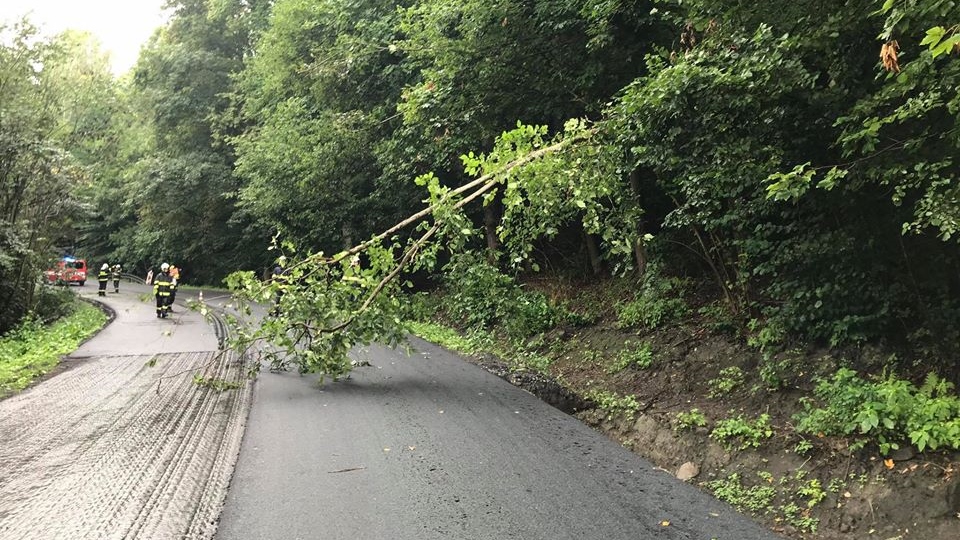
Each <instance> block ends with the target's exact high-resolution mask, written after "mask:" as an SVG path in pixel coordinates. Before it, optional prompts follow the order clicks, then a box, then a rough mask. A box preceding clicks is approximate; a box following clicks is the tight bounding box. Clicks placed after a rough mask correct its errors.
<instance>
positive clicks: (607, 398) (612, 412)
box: [584, 390, 640, 420]
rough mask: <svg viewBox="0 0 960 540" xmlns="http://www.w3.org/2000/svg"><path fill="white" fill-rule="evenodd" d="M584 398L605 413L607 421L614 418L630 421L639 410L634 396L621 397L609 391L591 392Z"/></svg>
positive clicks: (638, 404)
mask: <svg viewBox="0 0 960 540" xmlns="http://www.w3.org/2000/svg"><path fill="white" fill-rule="evenodd" d="M584 397H586V398H587V399H588V400H590V401H592V402H593V403H595V404H596V406H597V407H598V408H599V409H600V410H601V411H603V412H604V413H606V415H607V420H611V419H613V418H614V417H616V416H626V417H627V418H629V419H631V420H632V419H633V417H634V415H636V414H637V411H639V410H640V403H639V402H638V401H637V397H636V396H634V395H625V396H621V395H618V394H617V393H615V392H611V391H609V390H591V391H589V392H587V393H586V395H585V396H584Z"/></svg>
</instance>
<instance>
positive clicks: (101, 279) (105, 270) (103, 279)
mask: <svg viewBox="0 0 960 540" xmlns="http://www.w3.org/2000/svg"><path fill="white" fill-rule="evenodd" d="M108 281H110V265H109V264H107V263H103V266H101V267H100V272H98V273H97V283H98V284H99V285H100V288H99V289H97V296H106V295H107V282H108Z"/></svg>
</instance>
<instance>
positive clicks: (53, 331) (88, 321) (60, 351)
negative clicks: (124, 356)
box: [0, 300, 107, 398]
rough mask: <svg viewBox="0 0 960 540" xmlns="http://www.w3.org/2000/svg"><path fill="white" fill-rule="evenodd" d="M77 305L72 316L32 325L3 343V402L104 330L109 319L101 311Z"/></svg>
mask: <svg viewBox="0 0 960 540" xmlns="http://www.w3.org/2000/svg"><path fill="white" fill-rule="evenodd" d="M76 302H77V305H76V307H75V309H74V310H73V313H71V314H70V315H69V316H67V317H65V318H63V319H60V320H58V321H56V322H55V323H53V324H51V325H49V326H42V325H40V324H39V323H36V322H33V321H30V322H27V323H24V324H23V325H22V326H20V327H19V328H18V329H17V330H15V331H13V332H11V333H10V334H9V335H7V336H4V337H3V338H2V339H0V398H3V397H7V396H9V395H11V394H14V393H16V392H19V391H20V390H23V389H24V388H26V387H27V386H29V385H30V384H31V383H32V382H33V381H35V380H36V379H38V378H39V377H42V376H43V375H45V374H47V373H49V372H50V371H51V370H53V369H54V368H56V366H57V364H59V362H60V358H61V357H62V356H63V355H65V354H68V353H70V352H73V351H74V350H76V348H77V347H78V346H79V345H80V344H81V343H83V341H84V340H86V339H87V338H89V337H90V336H91V335H93V334H94V333H96V332H97V330H99V329H100V328H102V327H103V325H104V324H105V323H106V321H107V316H106V315H105V314H104V313H103V312H102V311H100V310H99V309H97V308H96V307H94V306H92V305H90V304H88V303H86V302H81V301H79V300H77V301H76Z"/></svg>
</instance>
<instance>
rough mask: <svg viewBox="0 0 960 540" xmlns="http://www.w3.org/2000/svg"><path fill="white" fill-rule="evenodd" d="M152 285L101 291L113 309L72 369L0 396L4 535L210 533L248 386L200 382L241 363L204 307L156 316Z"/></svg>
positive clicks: (234, 374)
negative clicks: (201, 311) (223, 347)
mask: <svg viewBox="0 0 960 540" xmlns="http://www.w3.org/2000/svg"><path fill="white" fill-rule="evenodd" d="M95 289H96V284H93V287H91V286H90V284H89V283H88V284H87V286H86V287H84V288H82V289H81V294H82V295H83V296H87V297H93V298H96V290H95ZM147 292H148V289H147V288H146V287H144V286H142V285H141V286H134V285H130V284H128V283H124V284H122V285H121V292H120V293H119V294H116V293H112V292H111V293H110V294H109V295H108V296H107V298H103V299H101V300H103V302H104V303H105V304H107V305H109V306H110V307H111V308H113V310H114V311H115V312H116V320H115V321H113V323H112V324H110V325H109V326H108V327H107V328H106V329H105V330H104V331H102V332H101V333H100V334H99V335H98V336H96V337H95V338H94V339H92V340H91V341H89V342H87V343H86V344H85V345H83V346H82V347H81V348H80V349H79V350H78V351H77V352H75V353H74V354H73V355H71V356H70V358H69V359H67V361H66V363H67V364H68V365H69V366H70V368H69V369H68V370H66V371H65V372H63V373H61V374H59V375H57V376H55V377H52V378H50V379H49V380H47V381H44V382H43V383H41V384H39V385H37V386H35V387H34V388H32V389H30V390H27V391H26V392H23V393H22V394H20V395H17V396H15V397H12V398H10V399H7V400H5V401H2V402H0V538H2V539H42V540H51V539H69V540H77V539H114V538H116V539H134V538H137V539H181V538H210V537H212V535H213V533H214V530H215V528H216V524H217V517H218V515H219V513H220V510H221V508H222V505H223V499H224V495H225V493H226V488H227V485H228V483H229V478H230V474H231V472H232V470H233V466H234V464H235V459H236V455H237V452H238V450H239V446H240V440H241V437H242V432H243V422H244V420H245V417H246V412H247V410H248V400H249V396H250V385H244V386H243V387H242V389H240V390H232V391H227V392H219V393H218V392H216V391H214V390H210V389H205V388H201V387H198V386H197V385H196V384H194V383H193V376H194V374H200V375H202V376H204V377H212V378H217V379H223V380H228V381H237V380H241V379H242V378H243V373H242V371H241V369H239V365H238V364H237V362H236V360H235V358H233V357H232V356H230V355H222V354H220V353H219V352H218V351H217V344H218V343H217V336H215V335H214V332H213V330H212V328H211V327H210V325H208V324H207V323H206V322H205V321H203V320H202V318H201V317H200V316H199V315H198V314H196V313H193V312H188V311H186V310H184V309H183V308H178V309H177V311H176V313H174V316H173V317H172V318H171V319H166V320H159V319H157V318H156V316H155V314H154V308H153V305H152V304H151V303H148V302H144V301H143V300H142V299H141V296H142V295H145V294H147Z"/></svg>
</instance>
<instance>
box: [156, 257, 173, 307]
mask: <svg viewBox="0 0 960 540" xmlns="http://www.w3.org/2000/svg"><path fill="white" fill-rule="evenodd" d="M172 280H173V278H171V277H170V265H169V264H167V263H163V264H161V265H160V273H159V274H157V275H155V276H153V295H154V296H156V297H157V318H159V319H166V318H167V315H169V314H170V301H171V297H170V293H171V291H172V290H173V281H172Z"/></svg>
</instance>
